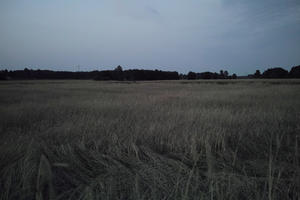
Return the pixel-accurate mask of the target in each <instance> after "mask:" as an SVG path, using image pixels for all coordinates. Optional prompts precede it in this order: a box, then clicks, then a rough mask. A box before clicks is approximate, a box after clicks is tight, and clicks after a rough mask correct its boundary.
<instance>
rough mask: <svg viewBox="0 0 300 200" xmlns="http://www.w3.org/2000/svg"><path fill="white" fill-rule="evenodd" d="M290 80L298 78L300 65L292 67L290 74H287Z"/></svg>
mask: <svg viewBox="0 0 300 200" xmlns="http://www.w3.org/2000/svg"><path fill="white" fill-rule="evenodd" d="M289 77H290V78H300V65H298V66H295V67H292V69H291V71H290V73H289Z"/></svg>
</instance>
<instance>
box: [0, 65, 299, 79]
mask: <svg viewBox="0 0 300 200" xmlns="http://www.w3.org/2000/svg"><path fill="white" fill-rule="evenodd" d="M236 78H300V65H299V66H295V67H292V68H291V70H290V71H289V72H288V71H287V70H285V69H283V68H280V67H276V68H269V69H267V70H265V71H264V72H263V73H261V72H260V71H259V70H256V71H255V73H254V74H249V75H248V76H246V77H242V76H240V77H238V76H237V75H236V74H232V75H229V73H228V71H226V70H221V71H220V72H219V73H216V72H202V73H196V72H191V71H190V72H189V73H187V74H179V73H178V72H176V71H161V70H157V69H156V70H144V69H129V70H123V69H122V67H121V66H118V67H116V68H115V69H114V70H103V71H90V72H70V71H51V70H39V69H38V70H32V69H27V68H25V69H24V70H14V71H12V70H10V71H8V70H1V71H0V80H34V79H83V80H84V79H86V80H88V79H93V80H118V81H125V80H128V81H140V80H178V79H189V80H193V79H236Z"/></svg>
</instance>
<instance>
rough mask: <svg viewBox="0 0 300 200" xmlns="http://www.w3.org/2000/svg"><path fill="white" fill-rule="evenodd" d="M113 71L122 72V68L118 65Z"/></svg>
mask: <svg viewBox="0 0 300 200" xmlns="http://www.w3.org/2000/svg"><path fill="white" fill-rule="evenodd" d="M115 71H118V72H122V71H123V68H122V67H121V66H120V65H118V66H117V67H116V68H115Z"/></svg>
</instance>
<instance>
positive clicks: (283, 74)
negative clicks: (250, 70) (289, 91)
mask: <svg viewBox="0 0 300 200" xmlns="http://www.w3.org/2000/svg"><path fill="white" fill-rule="evenodd" d="M262 77H263V78H288V71H287V70H285V69H282V68H280V67H276V68H270V69H267V70H266V71H264V73H263V74H262Z"/></svg>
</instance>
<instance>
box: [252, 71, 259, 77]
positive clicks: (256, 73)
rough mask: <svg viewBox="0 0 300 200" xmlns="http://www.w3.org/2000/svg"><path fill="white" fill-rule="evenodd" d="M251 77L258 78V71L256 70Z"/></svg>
mask: <svg viewBox="0 0 300 200" xmlns="http://www.w3.org/2000/svg"><path fill="white" fill-rule="evenodd" d="M253 77H254V78H260V77H261V74H260V71H259V70H256V71H255V73H254V76H253Z"/></svg>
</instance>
